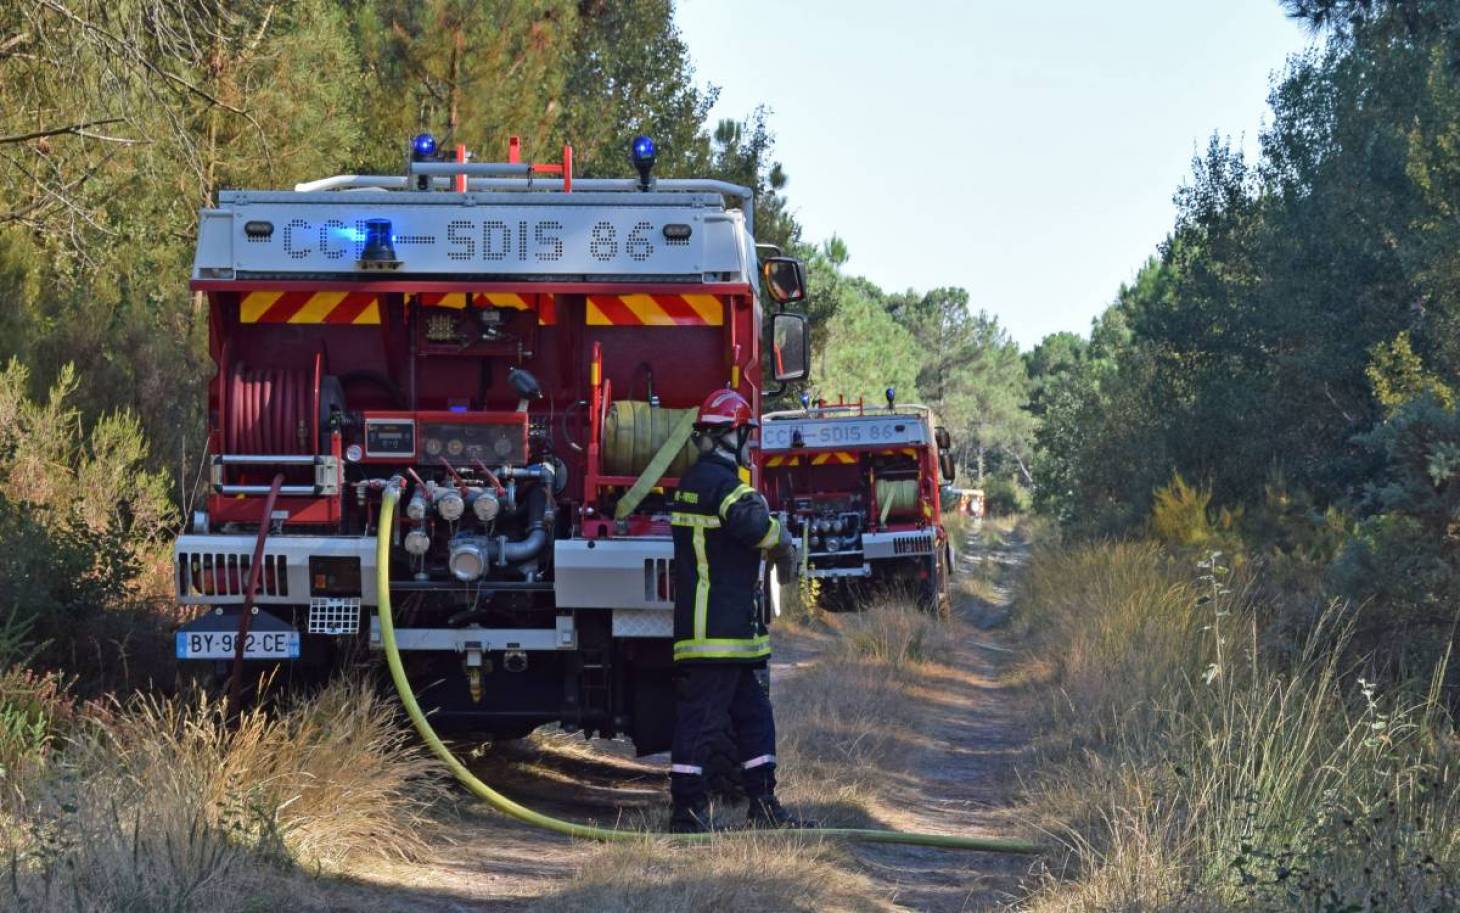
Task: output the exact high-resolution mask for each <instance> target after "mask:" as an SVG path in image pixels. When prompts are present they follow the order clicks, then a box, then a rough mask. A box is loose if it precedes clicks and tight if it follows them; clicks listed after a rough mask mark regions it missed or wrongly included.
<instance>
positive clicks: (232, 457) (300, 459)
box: [217, 453, 317, 466]
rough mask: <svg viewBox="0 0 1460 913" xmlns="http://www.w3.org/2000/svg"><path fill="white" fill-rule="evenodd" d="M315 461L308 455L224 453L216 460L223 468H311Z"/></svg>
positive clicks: (314, 458)
mask: <svg viewBox="0 0 1460 913" xmlns="http://www.w3.org/2000/svg"><path fill="white" fill-rule="evenodd" d="M316 459H317V458H316V457H315V456H314V455H313V454H308V453H300V454H294V453H281V454H265V453H225V454H223V455H221V456H219V457H218V458H217V460H218V462H219V463H222V464H223V465H224V466H313V465H314V462H315V460H316Z"/></svg>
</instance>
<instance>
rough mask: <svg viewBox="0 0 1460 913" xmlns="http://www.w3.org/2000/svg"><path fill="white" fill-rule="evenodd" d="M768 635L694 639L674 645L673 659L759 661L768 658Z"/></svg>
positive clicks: (677, 642) (769, 646) (769, 644)
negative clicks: (764, 657) (763, 657)
mask: <svg viewBox="0 0 1460 913" xmlns="http://www.w3.org/2000/svg"><path fill="white" fill-rule="evenodd" d="M770 654H771V639H770V636H769V635H766V634H762V635H761V636H759V637H747V638H733V637H722V638H695V639H694V640H680V641H676V642H675V644H674V658H675V659H676V660H680V659H759V658H761V657H762V656H770Z"/></svg>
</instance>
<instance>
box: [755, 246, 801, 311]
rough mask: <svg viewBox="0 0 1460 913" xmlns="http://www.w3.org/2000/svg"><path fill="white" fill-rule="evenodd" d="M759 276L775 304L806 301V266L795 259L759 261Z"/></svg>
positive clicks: (778, 258) (780, 258) (783, 258)
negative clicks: (763, 280)
mask: <svg viewBox="0 0 1460 913" xmlns="http://www.w3.org/2000/svg"><path fill="white" fill-rule="evenodd" d="M760 274H761V277H762V278H763V279H765V288H766V292H767V293H768V294H769V295H770V296H771V299H772V300H773V301H775V302H776V303H777V304H793V303H795V302H797V301H805V300H806V264H805V263H802V262H801V261H800V260H797V259H796V258H795V257H767V258H766V259H765V260H762V261H761V264H760Z"/></svg>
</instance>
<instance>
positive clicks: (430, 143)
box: [411, 133, 436, 158]
mask: <svg viewBox="0 0 1460 913" xmlns="http://www.w3.org/2000/svg"><path fill="white" fill-rule="evenodd" d="M411 151H412V152H414V153H415V154H416V157H417V158H429V157H431V156H433V155H435V154H436V137H434V136H432V135H431V134H429V133H417V134H416V138H415V139H413V140H411Z"/></svg>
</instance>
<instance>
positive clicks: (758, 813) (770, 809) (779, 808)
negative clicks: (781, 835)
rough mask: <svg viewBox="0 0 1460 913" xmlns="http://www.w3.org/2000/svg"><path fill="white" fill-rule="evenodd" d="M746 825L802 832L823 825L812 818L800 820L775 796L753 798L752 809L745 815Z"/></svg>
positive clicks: (751, 801) (751, 800)
mask: <svg viewBox="0 0 1460 913" xmlns="http://www.w3.org/2000/svg"><path fill="white" fill-rule="evenodd" d="M745 823H746V825H747V826H748V827H765V828H783V829H786V830H800V829H807V828H817V827H820V826H821V825H820V824H819V823H818V822H816V821H813V820H811V819H810V818H798V817H796V816H795V815H793V814H791V813H790V812H788V811H786V808H785V806H783V805H781V803H780V800H778V799H777V798H776V797H775V796H760V797H756V796H752V797H751V799H750V808H749V809H748V810H747V811H746V814H745Z"/></svg>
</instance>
